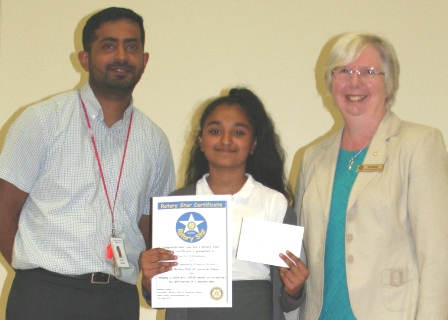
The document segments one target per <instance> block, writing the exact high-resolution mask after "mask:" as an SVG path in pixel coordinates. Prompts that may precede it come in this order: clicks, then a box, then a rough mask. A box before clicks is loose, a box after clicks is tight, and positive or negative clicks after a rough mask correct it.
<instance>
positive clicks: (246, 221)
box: [236, 218, 304, 267]
mask: <svg viewBox="0 0 448 320" xmlns="http://www.w3.org/2000/svg"><path fill="white" fill-rule="evenodd" d="M303 230H304V228H303V227H300V226H293V225H289V224H283V223H278V222H272V221H265V220H259V219H253V218H243V222H242V225H241V234H240V240H239V243H238V251H237V254H236V258H237V259H239V260H246V261H251V262H258V263H264V264H269V265H273V266H279V267H288V266H287V264H286V263H285V262H284V261H283V260H282V259H281V258H280V257H279V254H280V253H283V254H285V255H286V250H289V251H290V252H292V253H293V254H294V255H296V256H297V257H299V256H300V251H301V248H302V238H303Z"/></svg>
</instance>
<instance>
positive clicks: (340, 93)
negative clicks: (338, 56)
mask: <svg viewBox="0 0 448 320" xmlns="http://www.w3.org/2000/svg"><path fill="white" fill-rule="evenodd" d="M341 67H345V68H347V69H350V70H353V74H352V76H351V77H350V78H349V79H348V80H342V79H335V78H332V82H331V94H332V96H333V100H334V102H335V104H336V106H337V107H338V109H339V111H340V112H341V114H342V116H343V117H344V119H345V120H347V119H348V118H353V119H354V118H356V117H359V116H367V117H372V118H377V117H380V118H382V116H384V114H385V113H386V111H387V109H386V99H387V96H388V94H387V89H386V81H385V79H384V75H377V76H375V77H373V78H372V79H369V80H365V79H361V77H360V76H359V75H358V74H357V73H356V72H355V71H359V70H362V69H366V68H367V69H370V68H374V69H375V70H376V71H379V72H384V68H383V63H382V61H381V57H380V53H379V52H378V50H376V49H375V48H374V47H373V46H368V47H366V49H365V50H364V51H363V52H362V53H361V55H360V56H359V57H358V58H357V59H355V60H353V61H352V62H350V63H349V64H347V65H345V66H341Z"/></svg>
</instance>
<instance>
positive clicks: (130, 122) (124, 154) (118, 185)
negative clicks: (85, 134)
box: [78, 91, 134, 236]
mask: <svg viewBox="0 0 448 320" xmlns="http://www.w3.org/2000/svg"><path fill="white" fill-rule="evenodd" d="M78 95H79V99H80V100H81V105H82V109H83V110H84V116H85V117H86V122H87V127H88V128H89V135H90V138H91V139H92V145H93V149H94V150H95V157H96V161H97V162H98V168H99V169H100V175H101V180H102V181H103V188H104V192H105V193H106V199H107V203H108V205H109V210H110V214H111V216H112V236H115V220H114V211H115V204H116V202H117V195H118V189H119V188H120V181H121V175H122V173H123V166H124V159H125V157H126V150H127V148H128V141H129V136H130V135H131V126H132V115H133V114H134V112H133V111H132V112H131V116H130V119H129V127H128V134H127V137H126V144H125V145H124V150H123V158H122V159H121V167H120V174H119V176H118V181H117V189H116V190H115V199H114V205H113V207H112V205H111V203H110V199H109V193H108V192H107V187H106V180H105V179H104V174H103V167H102V166H101V161H100V157H99V154H98V149H97V147H96V143H95V138H94V137H93V130H92V127H91V125H90V121H89V117H88V116H87V110H86V106H85V105H84V101H83V100H82V98H81V93H80V92H79V91H78Z"/></svg>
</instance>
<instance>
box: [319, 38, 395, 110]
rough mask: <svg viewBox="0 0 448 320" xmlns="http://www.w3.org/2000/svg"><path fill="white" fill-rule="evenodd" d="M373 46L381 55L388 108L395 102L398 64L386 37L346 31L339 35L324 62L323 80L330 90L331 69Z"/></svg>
mask: <svg viewBox="0 0 448 320" xmlns="http://www.w3.org/2000/svg"><path fill="white" fill-rule="evenodd" d="M368 46H372V47H373V48H375V49H376V50H377V51H378V52H379V54H380V57H381V61H382V64H383V68H384V70H379V71H384V73H385V76H384V77H385V83H386V90H387V94H388V97H387V99H386V107H387V108H388V109H389V108H390V107H391V106H392V105H393V104H394V102H395V95H396V93H397V90H398V87H399V84H398V78H399V75H400V65H399V63H398V59H397V55H396V53H395V50H394V48H393V46H392V44H390V42H389V41H387V40H386V39H384V38H382V37H380V36H378V35H374V34H369V33H346V34H343V35H341V36H340V37H339V38H338V40H337V41H336V43H335V44H334V45H333V47H332V48H331V51H330V54H329V56H328V59H327V62H326V64H325V82H326V84H327V88H328V90H329V91H330V92H331V81H332V71H333V70H334V69H335V68H337V67H341V66H344V65H347V64H349V63H350V62H352V61H354V60H356V59H357V58H358V57H359V56H360V55H361V53H362V52H363V51H364V50H365V49H366V48H367V47H368Z"/></svg>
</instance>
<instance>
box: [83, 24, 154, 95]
mask: <svg viewBox="0 0 448 320" xmlns="http://www.w3.org/2000/svg"><path fill="white" fill-rule="evenodd" d="M95 35H96V38H95V40H94V41H93V42H92V46H91V49H90V52H85V51H83V52H80V54H79V60H80V62H81V64H82V66H83V67H84V69H85V70H86V71H88V72H89V73H90V74H89V82H90V85H91V87H92V88H93V89H94V90H95V89H97V90H101V91H103V92H110V91H122V92H123V91H124V92H128V91H131V92H132V90H133V89H134V87H135V85H136V84H137V83H138V81H139V80H140V78H141V76H142V73H143V72H144V70H145V67H146V63H147V62H148V58H149V55H148V53H144V52H143V44H142V42H141V40H140V37H141V34H140V28H139V26H138V24H137V23H135V22H132V21H129V20H125V19H123V20H118V21H111V22H105V23H103V24H102V25H101V26H100V27H99V28H98V29H97V30H96V32H95Z"/></svg>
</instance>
